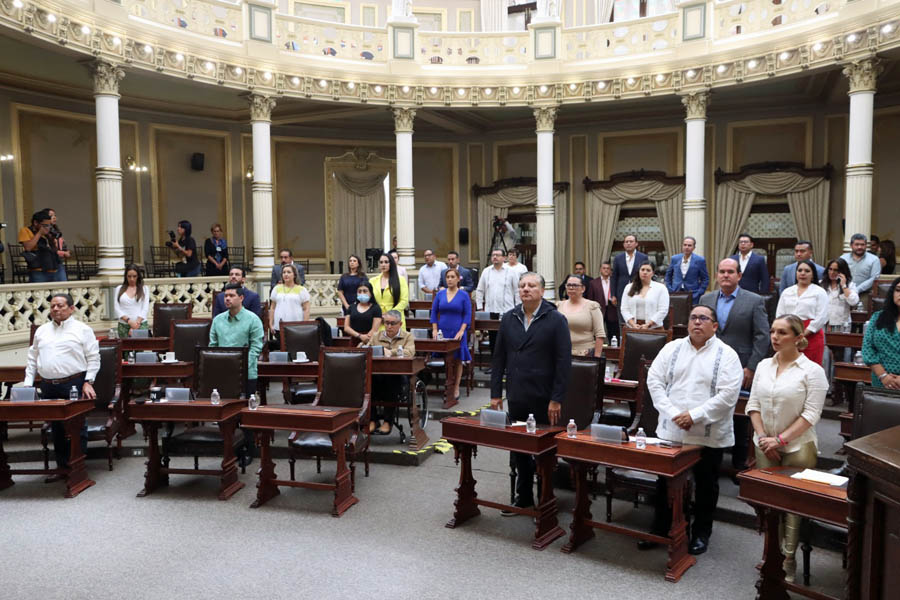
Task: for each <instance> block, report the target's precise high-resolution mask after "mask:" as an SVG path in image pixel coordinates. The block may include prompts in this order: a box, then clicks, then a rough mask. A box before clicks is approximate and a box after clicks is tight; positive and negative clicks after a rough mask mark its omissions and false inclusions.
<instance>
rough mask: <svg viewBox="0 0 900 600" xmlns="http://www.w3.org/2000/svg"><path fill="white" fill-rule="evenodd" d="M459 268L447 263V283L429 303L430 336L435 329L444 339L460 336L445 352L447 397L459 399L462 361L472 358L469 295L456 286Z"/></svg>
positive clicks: (435, 333) (470, 301)
mask: <svg viewBox="0 0 900 600" xmlns="http://www.w3.org/2000/svg"><path fill="white" fill-rule="evenodd" d="M459 279H460V278H459V271H458V270H457V269H456V268H455V267H450V268H448V269H447V270H446V271H445V277H444V280H445V283H446V284H447V287H446V288H444V289H442V290H440V291H439V292H438V293H437V294H436V295H435V296H434V301H433V302H432V303H431V337H433V338H435V339H436V338H437V336H438V331H440V332H441V334H443V336H444V339H448V340H451V339H452V340H459V350H456V351H454V352H453V353H452V354H446V355H444V361H445V362H446V364H447V389H446V394H447V396H446V399H447V402H450V400H453V399H455V400H457V401H459V382H460V380H461V379H462V372H463V370H462V364H463V363H465V362H469V361H471V360H472V354H471V352H469V342H468V339H467V335H466V328H467V327H468V326H469V323H471V322H472V299H471V298H470V297H469V294H467V293H466V292H465V291H463V290H460V289H459Z"/></svg>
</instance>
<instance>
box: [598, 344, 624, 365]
mask: <svg viewBox="0 0 900 600" xmlns="http://www.w3.org/2000/svg"><path fill="white" fill-rule="evenodd" d="M621 351H622V346H608V345H607V346H603V356H605V357H606V360H608V361H610V360H612V361H616V362H617V363H618V362H619V360H620V359H621V354H620V353H621Z"/></svg>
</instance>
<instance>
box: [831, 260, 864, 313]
mask: <svg viewBox="0 0 900 600" xmlns="http://www.w3.org/2000/svg"><path fill="white" fill-rule="evenodd" d="M851 279H853V276H852V275H851V274H850V265H848V264H847V261H846V260H844V259H843V258H835V259H833V260H831V261H829V263H828V264H827V265H825V279H824V280H823V281H822V287H823V288H825V293H826V294H828V325H829V327H834V328H843V327H844V326H847V325H850V311H851V310H853V307H854V306H856V305H857V304H859V293H858V292H857V291H856V284H854V283H853V282H852V281H851Z"/></svg>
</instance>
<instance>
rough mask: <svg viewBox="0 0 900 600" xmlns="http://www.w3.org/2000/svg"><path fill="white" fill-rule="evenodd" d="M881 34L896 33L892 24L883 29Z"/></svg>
mask: <svg viewBox="0 0 900 600" xmlns="http://www.w3.org/2000/svg"><path fill="white" fill-rule="evenodd" d="M881 33H883V34H884V35H890V34H892V33H894V26H893V25H892V24H890V23H888V24H887V25H885V26H884V27H882V28H881Z"/></svg>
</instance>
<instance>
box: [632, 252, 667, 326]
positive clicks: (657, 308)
mask: <svg viewBox="0 0 900 600" xmlns="http://www.w3.org/2000/svg"><path fill="white" fill-rule="evenodd" d="M621 312H622V319H623V320H624V321H625V324H626V325H628V326H629V327H632V328H635V329H662V326H663V320H664V319H665V318H666V316H667V315H668V314H669V290H667V289H666V286H665V285H663V284H662V283H659V282H657V281H653V265H651V264H650V262H649V261H646V260H645V261H644V262H642V263H641V266H640V268H638V269H637V271H636V272H635V274H634V278H633V279H632V280H631V283H629V284H628V285H626V286H625V289H624V290H623V293H622V309H621Z"/></svg>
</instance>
